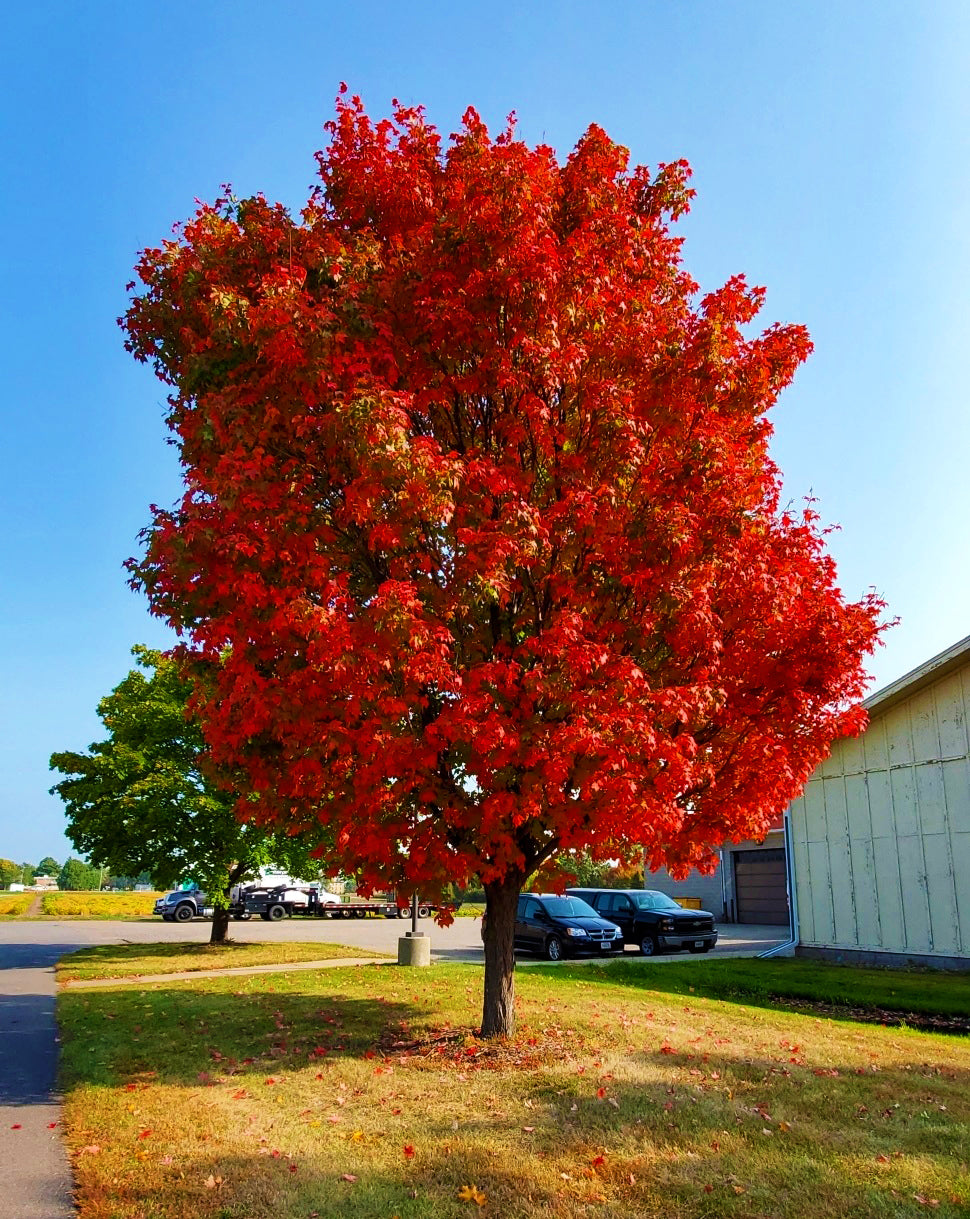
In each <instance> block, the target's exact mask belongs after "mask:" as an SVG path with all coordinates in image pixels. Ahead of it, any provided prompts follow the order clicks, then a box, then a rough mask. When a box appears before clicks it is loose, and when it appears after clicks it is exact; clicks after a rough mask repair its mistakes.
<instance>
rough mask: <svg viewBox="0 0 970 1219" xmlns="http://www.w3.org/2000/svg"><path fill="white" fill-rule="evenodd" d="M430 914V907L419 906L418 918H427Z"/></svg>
mask: <svg viewBox="0 0 970 1219" xmlns="http://www.w3.org/2000/svg"><path fill="white" fill-rule="evenodd" d="M430 913H431V907H430V906H418V918H427V917H428V915H429V914H430Z"/></svg>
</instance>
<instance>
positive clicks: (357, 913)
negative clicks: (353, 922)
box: [354, 909, 367, 918]
mask: <svg viewBox="0 0 970 1219" xmlns="http://www.w3.org/2000/svg"><path fill="white" fill-rule="evenodd" d="M366 917H367V911H366V910H363V909H357V910H355V911H354V918H366Z"/></svg>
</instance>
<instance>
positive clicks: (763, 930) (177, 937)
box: [0, 918, 788, 968]
mask: <svg viewBox="0 0 970 1219" xmlns="http://www.w3.org/2000/svg"><path fill="white" fill-rule="evenodd" d="M410 927H411V924H410V921H405V920H398V919H384V918H364V919H317V918H306V919H304V918H291V919H285V920H283V921H282V922H280V923H264V922H263V921H262V920H261V919H251V920H250V921H248V922H234V923H232V924H230V935H231V937H232V939H233V940H236V941H238V942H239V943H266V942H274V941H276V942H278V941H281V940H282V941H290V942H302V943H313V942H317V943H331V944H345V945H347V947H348V948H368V949H370V950H371V951H374V952H383V953H386V954H387V955H388V956H390V957H394V958H396V957H397V943H398V939H399V938H400V937H401V936H403V935H404V934H405V933H406V932H407V931H409V930H410ZM418 930H419V931H423V932H424V933H425V934H426V935H429V936H430V937H431V952H432V959H433V960H437V961H467V962H477V963H479V964H481V963H482V962H483V959H484V958H483V953H482V940H481V920H480V919H478V918H458V919H455V921H454V923H453V924H452V925H451V926H450V927H445V928H441V927H436V926H435V925H434V922H433V921H432V920H431V919H420V920H419V922H418ZM718 933H719V938H718V943H717V947H716V948H715V949H714V952H713V955H714V956H715V957H723V956H757V954H758V953H759V952H763V951H764V950H765V949H766V948H771V947H773V946H775V945H776V944H783V943H785V941H787V939H788V929H787V927H760V926H759V927H755V926H744V925H738V924H733V923H721V924H719V925H718ZM208 937H209V923H208V922H206V921H204V920H202V919H194V920H193V921H192V922H189V923H163V922H162V921H161V919H158V918H156V919H138V920H135V921H132V922H120V921H119V922H114V921H108V920H104V921H97V922H96V921H70V920H67V919H64V920H56V921H48V920H44V921H40V920H38V921H31V920H25V919H17V920H11V921H10V922H4V923H0V965H2V959H3V956H4V955H5V954H6V955H7V958H8V959H10V954H11V953H17V952H24V951H27V952H32V951H33V950H34V949H35V948H38V947H40V946H44V948H45V950H46V951H47V952H48V954H49V956H50V959H51V960H56V958H57V957H59V956H62V955H63V954H64V953H67V952H73V951H74V950H75V949H77V948H82V947H87V946H89V945H95V944H121V943H129V944H159V943H195V944H198V943H200V942H202V941H205V940H207V939H208ZM626 955H627V956H628V957H630V958H631V959H635V958H638V957H639V954H638V953H636V952H635V951H634V949H633V948H632V947H628V948H627V950H626ZM532 959H534V958H530V957H528V956H525V955H520V957H519V960H520V961H521V962H522V963H527V962H528V961H529V960H532ZM651 959H652V960H656V961H683V960H692V961H693V960H701V961H703V960H707V959H709V958H708V957H706V956H697V957H695V956H692V955H690V954H689V953H684V952H677V953H671V954H669V955H663V956H658V957H654V958H651ZM8 968H9V966H8Z"/></svg>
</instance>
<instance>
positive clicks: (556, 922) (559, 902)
mask: <svg viewBox="0 0 970 1219" xmlns="http://www.w3.org/2000/svg"><path fill="white" fill-rule="evenodd" d="M484 936H485V926H484V920H483V921H482V938H483V939H484ZM515 947H516V948H522V949H524V950H525V951H526V952H537V953H539V955H540V956H544V957H545V958H546V960H547V961H559V960H561V959H562V958H563V957H567V956H574V955H576V954H578V953H581V952H595V953H599V954H603V955H606V954H607V953H615V952H622V951H623V933H622V932H621V931H620V929H619V928H618V927H617V925H616V924H615V923H612V922H610V921H609V919H605V918H601V917H600V916H599V915H598V914H597V913H596V911H595V910H594V909H593V908H592V907H591V906H588V905H587V904H586V902H584V901H581V900H580V899H579V898H578V897H570V896H569V895H568V894H567V895H565V896H563V897H559V896H558V895H557V894H555V893H520V894H519V904H518V906H517V907H516V911H515Z"/></svg>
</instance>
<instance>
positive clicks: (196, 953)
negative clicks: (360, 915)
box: [57, 943, 383, 982]
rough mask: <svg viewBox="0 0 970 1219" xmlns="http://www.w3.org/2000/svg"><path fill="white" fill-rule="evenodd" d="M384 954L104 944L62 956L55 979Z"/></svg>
mask: <svg viewBox="0 0 970 1219" xmlns="http://www.w3.org/2000/svg"><path fill="white" fill-rule="evenodd" d="M382 955H383V954H381V953H378V952H369V951H368V950H367V949H366V948H353V947H348V946H347V945H346V944H288V943H281V944H237V943H229V944H106V945H104V946H103V947H99V948H82V949H80V950H79V951H78V952H72V953H71V954H70V955H69V956H66V957H62V958H61V960H60V961H59V962H58V964H57V980H58V982H75V981H87V980H90V979H94V978H137V977H140V976H143V975H145V974H167V973H182V972H188V971H192V972H194V971H195V970H197V969H230V968H238V967H241V966H246V965H282V964H290V963H292V962H299V961H332V960H340V959H341V958H344V959H346V958H347V957H380V956H382Z"/></svg>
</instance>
